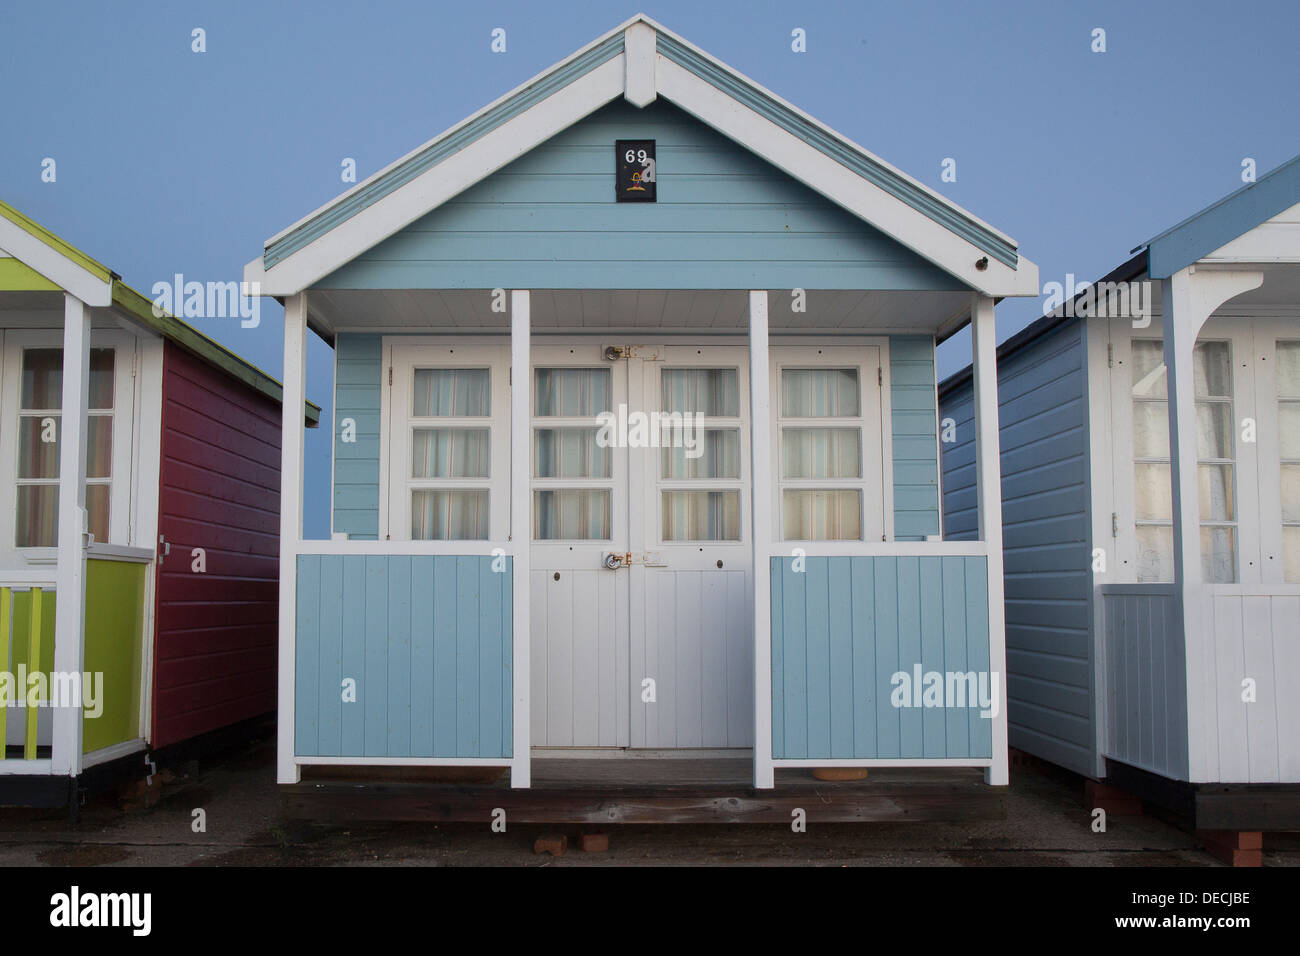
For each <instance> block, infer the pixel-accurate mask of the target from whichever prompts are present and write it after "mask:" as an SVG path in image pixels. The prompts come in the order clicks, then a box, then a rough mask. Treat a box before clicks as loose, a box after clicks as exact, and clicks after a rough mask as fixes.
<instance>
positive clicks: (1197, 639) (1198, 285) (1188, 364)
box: [1160, 266, 1264, 783]
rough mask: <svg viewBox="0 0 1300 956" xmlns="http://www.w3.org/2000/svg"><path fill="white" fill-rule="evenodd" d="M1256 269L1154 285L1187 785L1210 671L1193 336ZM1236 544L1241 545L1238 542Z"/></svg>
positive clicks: (1256, 277) (1203, 721)
mask: <svg viewBox="0 0 1300 956" xmlns="http://www.w3.org/2000/svg"><path fill="white" fill-rule="evenodd" d="M1263 281H1264V274H1263V273H1262V272H1244V271H1224V272H1205V271H1201V272H1198V271H1197V269H1196V267H1195V266H1189V267H1187V268H1186V269H1182V270H1180V271H1179V272H1176V273H1174V274H1173V275H1172V276H1170V277H1169V278H1168V279H1164V280H1162V282H1161V285H1160V302H1161V306H1160V310H1161V316H1160V321H1161V324H1162V326H1163V332H1162V333H1161V334H1162V336H1163V341H1164V353H1165V388H1166V394H1167V396H1168V402H1167V405H1168V411H1169V480H1170V485H1171V491H1172V514H1173V525H1174V584H1175V587H1176V588H1177V589H1178V600H1179V602H1180V609H1181V612H1182V625H1183V648H1184V655H1185V658H1186V668H1187V737H1188V741H1187V745H1188V746H1187V763H1188V776H1189V780H1190V781H1191V782H1193V783H1195V782H1206V781H1207V780H1208V774H1207V768H1208V762H1209V756H1208V753H1207V748H1208V747H1210V746H1214V747H1216V748H1217V746H1218V744H1217V741H1215V742H1214V743H1213V744H1211V743H1210V735H1211V734H1214V733H1215V732H1216V731H1215V728H1214V727H1213V726H1211V722H1210V716H1209V715H1210V714H1212V713H1213V712H1214V707H1215V701H1214V692H1213V681H1212V679H1211V674H1210V668H1211V667H1212V666H1213V663H1212V662H1207V661H1206V659H1205V655H1204V648H1205V637H1204V635H1205V631H1206V629H1207V626H1209V624H1210V623H1211V622H1206V621H1203V620H1202V619H1201V613H1202V612H1201V598H1202V594H1203V587H1202V585H1203V583H1204V582H1203V581H1202V575H1201V515H1200V496H1199V491H1198V481H1199V478H1198V475H1197V470H1198V469H1197V458H1198V454H1197V442H1196V429H1197V423H1196V382H1195V377H1194V373H1193V368H1194V366H1195V351H1196V337H1197V335H1198V334H1199V333H1200V330H1201V326H1202V325H1204V324H1205V320H1206V319H1208V318H1209V317H1210V316H1211V315H1212V314H1213V312H1214V310H1215V309H1217V308H1218V307H1219V306H1220V305H1222V304H1223V303H1224V302H1227V301H1228V300H1229V299H1231V298H1232V297H1234V296H1237V295H1240V294H1241V293H1242V292H1248V291H1250V290H1251V289H1255V288H1258V287H1259V286H1260V284H1261V283H1262V282H1263ZM1238 544H1240V543H1238Z"/></svg>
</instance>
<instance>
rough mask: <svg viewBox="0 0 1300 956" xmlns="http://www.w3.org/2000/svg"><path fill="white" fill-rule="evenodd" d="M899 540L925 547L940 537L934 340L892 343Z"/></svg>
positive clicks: (900, 338) (902, 338) (901, 338)
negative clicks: (928, 539) (925, 542)
mask: <svg viewBox="0 0 1300 956" xmlns="http://www.w3.org/2000/svg"><path fill="white" fill-rule="evenodd" d="M889 402H890V410H891V415H890V427H891V432H892V434H891V442H892V445H891V452H892V454H893V458H894V475H893V478H894V538H895V540H898V541H923V540H925V538H926V536H927V535H932V534H938V533H939V453H938V431H937V427H938V426H937V416H936V411H935V377H934V338H933V337H932V336H928V335H891V336H890V337H889Z"/></svg>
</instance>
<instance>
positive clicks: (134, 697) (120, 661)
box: [82, 559, 149, 753]
mask: <svg viewBox="0 0 1300 956" xmlns="http://www.w3.org/2000/svg"><path fill="white" fill-rule="evenodd" d="M148 569H149V566H148V565H145V564H134V563H131V562H126V561H104V560H95V559H91V560H88V561H87V562H86V657H85V664H84V668H85V671H86V673H88V674H89V675H91V677H90V679H91V680H92V681H93V682H94V683H93V684H92V687H95V688H96V689H97V690H98V692H99V698H98V700H97V702H96V704H97V706H98V707H99V709H100V714H99V716H98V717H91V716H90V713H91V710H92V708H91V707H87V708H86V709H85V711H84V713H83V719H82V744H83V746H82V750H83V751H84V752H85V753H90V752H91V751H92V750H99V749H100V748H101V747H108V746H111V745H112V744H119V743H122V742H124V741H127V740H135V739H136V738H137V737H139V736H140V671H141V660H142V657H143V637H144V596H145V574H147V573H148ZM99 674H102V675H103V676H102V678H100V677H97V676H96V675H99ZM101 680H102V683H100V681H101Z"/></svg>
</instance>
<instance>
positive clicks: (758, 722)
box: [749, 291, 776, 790]
mask: <svg viewBox="0 0 1300 956" xmlns="http://www.w3.org/2000/svg"><path fill="white" fill-rule="evenodd" d="M767 347H768V335H767V292H766V291H763V292H754V291H751V292H750V293H749V427H750V438H749V448H750V457H751V460H750V468H749V477H750V508H751V520H750V535H751V537H752V538H753V545H752V551H753V568H754V573H753V576H754V788H755V789H757V790H770V789H772V788H773V787H774V786H776V769H775V766H774V765H773V763H772V572H771V567H770V565H771V555H772V487H773V486H772V433H771V428H770V422H771V405H772V399H771V389H770V387H769V382H768V351H767Z"/></svg>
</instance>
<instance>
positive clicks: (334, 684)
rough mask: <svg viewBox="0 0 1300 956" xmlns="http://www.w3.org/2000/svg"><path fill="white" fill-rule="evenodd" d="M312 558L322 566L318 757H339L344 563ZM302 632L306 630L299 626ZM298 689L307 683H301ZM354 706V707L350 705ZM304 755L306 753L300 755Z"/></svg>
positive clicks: (338, 559) (327, 557)
mask: <svg viewBox="0 0 1300 956" xmlns="http://www.w3.org/2000/svg"><path fill="white" fill-rule="evenodd" d="M309 557H312V558H314V559H315V560H316V561H318V562H319V564H320V620H319V625H320V680H319V682H318V684H317V687H318V688H319V697H320V701H319V703H318V705H317V713H318V714H319V719H320V737H319V740H318V743H317V748H316V753H318V754H319V755H321V756H327V757H328V756H337V755H338V754H340V753H341V752H342V746H343V740H342V734H343V706H344V704H343V563H344V558H343V557H342V556H341V555H337V554H328V555H322V556H320V557H315V556H312V555H304V556H303V560H304V561H305V559H306V558H309ZM298 630H299V632H300V633H301V632H302V630H303V628H302V625H301V624H299V627H298ZM297 683H298V684H299V686H304V685H305V682H304V681H301V680H299V681H298V682H297ZM350 706H355V705H350ZM300 752H305V751H300Z"/></svg>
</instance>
